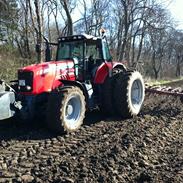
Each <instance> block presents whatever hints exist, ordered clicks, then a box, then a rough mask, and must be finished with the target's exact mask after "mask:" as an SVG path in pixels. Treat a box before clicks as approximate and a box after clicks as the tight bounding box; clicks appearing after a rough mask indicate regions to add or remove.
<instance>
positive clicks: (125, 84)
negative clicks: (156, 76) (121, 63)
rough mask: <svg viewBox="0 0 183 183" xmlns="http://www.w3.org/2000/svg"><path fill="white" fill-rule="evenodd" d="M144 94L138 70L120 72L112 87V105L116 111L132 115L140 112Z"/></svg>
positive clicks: (120, 113)
mask: <svg viewBox="0 0 183 183" xmlns="http://www.w3.org/2000/svg"><path fill="white" fill-rule="evenodd" d="M144 96H145V86H144V81H143V78H142V75H141V74H140V73H139V72H138V71H133V72H127V73H121V74H120V76H119V78H118V79H117V80H116V83H115V87H114V95H113V100H114V106H115V109H116V111H117V113H118V114H119V115H120V116H122V117H124V118H127V117H132V116H135V115H137V114H138V113H139V112H140V109H141V107H142V104H143V101H144Z"/></svg>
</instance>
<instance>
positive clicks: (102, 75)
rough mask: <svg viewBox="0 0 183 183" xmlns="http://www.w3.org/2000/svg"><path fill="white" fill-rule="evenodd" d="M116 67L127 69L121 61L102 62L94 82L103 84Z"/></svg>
mask: <svg viewBox="0 0 183 183" xmlns="http://www.w3.org/2000/svg"><path fill="white" fill-rule="evenodd" d="M115 68H119V69H121V70H123V71H126V67H125V66H124V65H123V64H122V63H119V62H105V63H102V64H101V65H100V66H99V67H98V68H97V71H96V74H95V77H94V83H95V84H102V83H104V81H105V79H106V77H107V76H108V75H109V76H111V75H112V70H113V69H115Z"/></svg>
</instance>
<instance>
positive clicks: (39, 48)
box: [35, 44, 41, 53]
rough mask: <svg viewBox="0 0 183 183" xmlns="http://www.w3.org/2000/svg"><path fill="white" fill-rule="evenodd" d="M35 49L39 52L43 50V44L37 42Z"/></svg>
mask: <svg viewBox="0 0 183 183" xmlns="http://www.w3.org/2000/svg"><path fill="white" fill-rule="evenodd" d="M35 50H36V52H37V53H40V52H41V45H40V44H36V47H35Z"/></svg>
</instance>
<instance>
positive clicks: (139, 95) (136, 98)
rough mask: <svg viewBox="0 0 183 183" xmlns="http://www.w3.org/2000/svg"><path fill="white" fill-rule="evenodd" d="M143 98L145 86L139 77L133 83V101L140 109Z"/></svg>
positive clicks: (135, 106)
mask: <svg viewBox="0 0 183 183" xmlns="http://www.w3.org/2000/svg"><path fill="white" fill-rule="evenodd" d="M142 100H143V86H142V82H141V80H140V79H137V80H135V81H134V82H133V84H132V90H131V102H132V105H133V107H134V108H136V109H139V108H140V107H141V105H142Z"/></svg>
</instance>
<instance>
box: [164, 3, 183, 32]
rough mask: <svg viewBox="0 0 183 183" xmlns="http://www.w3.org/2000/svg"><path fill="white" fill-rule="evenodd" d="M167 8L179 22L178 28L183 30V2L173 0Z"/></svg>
mask: <svg viewBox="0 0 183 183" xmlns="http://www.w3.org/2000/svg"><path fill="white" fill-rule="evenodd" d="M167 8H168V9H169V10H170V12H171V14H172V16H173V17H174V19H175V20H176V21H177V22H178V28H179V29H182V30H183V0H171V2H170V3H168V5H167Z"/></svg>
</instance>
